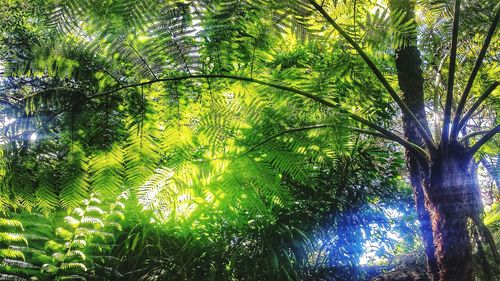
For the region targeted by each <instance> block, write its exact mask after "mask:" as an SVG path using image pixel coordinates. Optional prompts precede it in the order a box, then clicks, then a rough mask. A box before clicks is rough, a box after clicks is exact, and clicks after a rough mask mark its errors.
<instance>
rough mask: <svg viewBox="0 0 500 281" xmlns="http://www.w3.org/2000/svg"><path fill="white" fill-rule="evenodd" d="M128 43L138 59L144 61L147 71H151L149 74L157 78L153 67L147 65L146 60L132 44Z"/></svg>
mask: <svg viewBox="0 0 500 281" xmlns="http://www.w3.org/2000/svg"><path fill="white" fill-rule="evenodd" d="M128 45H129V46H130V48H132V50H134V52H135V54H136V55H137V56H138V57H139V59H140V60H141V61H142V63H144V65H146V67H147V69H148V70H149V72H151V74H152V75H153V78H154V79H158V77H157V76H156V74H155V73H154V71H153V69H151V67H149V64H148V62H147V61H146V60H145V59H144V58H143V57H142V56H141V54H140V53H139V52H138V51H137V50H136V49H135V48H134V46H133V45H132V44H128Z"/></svg>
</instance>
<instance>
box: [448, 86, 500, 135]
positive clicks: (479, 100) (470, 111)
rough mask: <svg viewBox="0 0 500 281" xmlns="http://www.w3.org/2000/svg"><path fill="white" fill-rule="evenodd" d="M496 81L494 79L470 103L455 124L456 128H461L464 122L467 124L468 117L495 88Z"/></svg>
mask: <svg viewBox="0 0 500 281" xmlns="http://www.w3.org/2000/svg"><path fill="white" fill-rule="evenodd" d="M498 84H499V83H498V81H495V82H494V83H493V84H492V85H491V86H489V87H488V89H486V91H485V92H484V93H483V94H482V95H481V96H480V97H479V98H478V99H477V100H476V101H475V102H474V103H473V104H472V106H471V107H470V108H469V110H467V112H466V113H465V114H464V117H463V118H462V119H461V120H460V122H458V125H457V126H456V128H457V130H459V131H460V130H461V129H462V128H463V126H465V124H467V121H469V119H470V117H471V116H472V114H474V112H475V111H476V109H477V108H478V107H479V106H480V105H481V104H482V103H483V101H484V100H486V99H487V98H488V97H489V95H490V94H491V93H492V92H493V91H494V90H495V88H496V87H497V86H498Z"/></svg>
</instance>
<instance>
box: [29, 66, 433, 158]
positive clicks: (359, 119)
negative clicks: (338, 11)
mask: <svg viewBox="0 0 500 281" xmlns="http://www.w3.org/2000/svg"><path fill="white" fill-rule="evenodd" d="M208 78H220V79H233V80H239V81H246V82H252V83H257V84H260V85H265V86H268V87H272V88H276V89H280V90H285V91H288V92H292V93H295V94H298V95H301V96H304V97H307V98H309V99H312V100H314V101H316V102H318V103H320V104H323V105H326V106H328V107H334V108H336V109H337V110H339V111H340V112H341V113H343V114H346V115H347V116H349V117H350V118H351V119H353V120H355V121H357V122H359V123H361V124H363V125H365V126H367V127H369V128H371V129H373V130H375V131H377V132H378V133H379V134H381V135H383V136H384V138H386V139H389V140H393V141H395V142H398V143H399V144H401V145H403V146H404V147H405V148H408V149H412V150H414V151H415V150H417V151H418V153H419V154H421V155H422V156H424V157H426V155H427V153H426V152H425V151H424V150H423V149H422V148H421V147H419V146H418V145H416V144H411V143H410V142H408V141H406V140H404V139H403V138H402V137H400V136H398V135H396V134H394V133H392V132H390V131H389V130H387V129H385V128H383V127H381V126H379V125H377V124H375V123H373V122H371V121H369V120H367V119H365V118H363V117H361V116H358V115H356V114H354V113H351V112H349V111H347V110H346V109H343V108H341V107H339V106H338V105H337V104H335V103H333V102H331V101H328V100H325V99H322V98H321V97H318V96H316V95H313V94H311V93H308V92H305V91H302V90H299V89H297V88H292V87H288V86H284V85H280V84H275V83H271V82H266V81H262V80H257V79H253V78H248V77H242V76H234V75H224V74H220V75H219V74H200V75H186V76H178V77H166V78H160V79H155V80H150V81H145V82H141V83H136V84H129V85H125V86H121V87H118V88H115V89H113V90H110V91H107V92H104V93H100V94H95V95H92V96H89V97H86V99H85V100H83V101H81V102H86V101H89V100H91V99H94V98H97V97H102V96H109V95H111V94H113V93H116V92H118V91H121V90H124V89H128V88H134V87H139V86H144V85H151V84H154V83H160V82H168V81H181V80H188V79H208ZM69 108H71V107H69ZM69 108H68V109H69ZM66 110H67V109H63V110H62V111H59V112H57V113H56V114H55V115H54V116H52V118H50V119H49V120H48V121H47V122H45V123H44V124H43V125H42V126H41V127H43V126H45V125H46V124H47V123H48V122H49V121H50V120H52V119H54V118H55V117H56V116H57V115H59V114H61V113H63V112H64V111H66ZM41 127H40V128H41ZM40 128H37V130H38V129H40Z"/></svg>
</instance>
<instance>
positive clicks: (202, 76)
mask: <svg viewBox="0 0 500 281" xmlns="http://www.w3.org/2000/svg"><path fill="white" fill-rule="evenodd" d="M207 78H208V79H210V78H220V79H231V80H239V81H246V82H252V83H256V84H260V85H264V86H268V87H271V88H275V89H279V90H284V91H288V92H291V93H294V94H298V95H301V96H304V97H307V98H309V99H312V100H314V101H316V102H318V103H320V104H322V105H326V106H328V107H336V106H337V105H336V104H335V103H333V102H331V101H328V100H325V99H322V98H320V97H318V96H316V95H313V94H310V93H308V92H305V91H302V90H299V89H297V88H293V87H288V86H284V85H280V84H276V83H271V82H266V81H262V80H258V79H254V78H249V77H243V76H236V75H226V74H199V75H185V76H177V77H166V78H159V79H154V80H149V81H145V82H141V83H136V84H129V85H125V86H121V87H118V88H115V89H113V90H110V91H107V92H104V93H100V94H96V95H93V96H91V97H89V98H90V99H93V98H96V97H100V96H106V95H110V94H113V93H115V92H118V91H121V90H124V89H128V88H135V87H139V86H145V85H151V84H155V83H159V82H173V81H182V80H189V79H207Z"/></svg>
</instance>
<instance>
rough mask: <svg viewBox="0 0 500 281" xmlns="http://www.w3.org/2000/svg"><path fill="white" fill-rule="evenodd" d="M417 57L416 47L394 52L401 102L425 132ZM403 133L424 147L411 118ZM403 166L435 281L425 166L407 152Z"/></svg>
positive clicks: (404, 119) (418, 56)
mask: <svg viewBox="0 0 500 281" xmlns="http://www.w3.org/2000/svg"><path fill="white" fill-rule="evenodd" d="M420 64H421V60H420V53H419V51H418V49H417V48H416V47H413V46H410V47H406V48H402V49H399V50H397V52H396V67H397V70H398V81H399V87H400V89H401V90H402V91H403V101H404V102H405V103H406V104H407V105H408V107H409V108H410V110H412V111H413V113H414V114H415V116H417V118H418V119H419V121H420V122H421V123H422V124H423V125H424V126H425V127H426V128H428V125H427V120H426V118H425V107H424V91H423V84H424V79H423V77H422V72H421V69H420ZM403 131H404V135H405V139H407V140H409V141H411V142H413V143H416V144H420V145H423V144H424V143H423V140H422V137H421V136H420V134H419V132H418V129H417V125H416V124H414V122H413V121H412V120H411V118H409V117H407V116H404V115H403ZM406 163H407V167H408V171H409V173H410V181H411V184H412V187H413V192H414V198H415V205H416V211H417V215H418V219H419V222H420V231H421V234H422V240H423V244H424V248H425V253H426V256H427V265H428V272H429V276H430V278H431V279H432V280H438V266H437V260H436V257H435V255H434V253H435V246H434V243H433V235H432V224H431V220H430V215H429V212H428V211H427V210H426V208H425V198H424V185H425V184H426V181H425V179H426V178H427V177H428V164H427V163H423V162H422V160H421V159H420V158H418V156H417V155H415V154H414V153H412V152H411V151H408V150H407V151H406Z"/></svg>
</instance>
